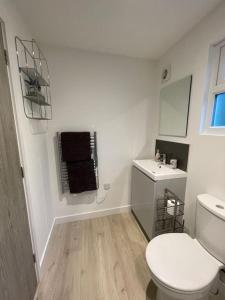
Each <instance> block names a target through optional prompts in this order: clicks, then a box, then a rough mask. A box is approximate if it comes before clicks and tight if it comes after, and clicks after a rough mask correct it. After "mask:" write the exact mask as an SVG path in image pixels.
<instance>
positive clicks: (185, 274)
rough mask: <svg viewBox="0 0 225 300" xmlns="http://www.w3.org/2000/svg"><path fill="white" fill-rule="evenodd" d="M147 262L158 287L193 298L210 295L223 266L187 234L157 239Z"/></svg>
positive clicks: (170, 235)
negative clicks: (205, 293)
mask: <svg viewBox="0 0 225 300" xmlns="http://www.w3.org/2000/svg"><path fill="white" fill-rule="evenodd" d="M146 259H147V263H148V265H149V268H150V271H151V273H152V275H153V278H154V279H155V281H156V284H157V283H158V284H160V285H162V286H164V287H165V288H166V289H169V290H170V291H172V292H176V293H179V294H189V295H190V294H198V293H204V291H206V292H207V291H208V290H209V289H210V287H211V285H212V283H213V282H214V280H215V279H216V277H217V274H218V271H219V269H220V268H221V267H222V266H223V265H222V263H220V262H219V261H218V260H216V259H215V258H214V257H213V256H211V255H210V254H209V253H208V252H207V251H206V250H205V249H204V248H203V247H202V246H201V245H200V244H199V242H198V241H197V240H196V239H192V238H191V237H190V236H189V235H187V234H185V233H168V234H163V235H160V236H157V237H155V238H154V239H153V240H151V241H150V243H149V244H148V246H147V249H146Z"/></svg>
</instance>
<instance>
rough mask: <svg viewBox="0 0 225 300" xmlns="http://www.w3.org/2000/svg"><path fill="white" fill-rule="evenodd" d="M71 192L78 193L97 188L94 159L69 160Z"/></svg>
mask: <svg viewBox="0 0 225 300" xmlns="http://www.w3.org/2000/svg"><path fill="white" fill-rule="evenodd" d="M67 170H68V179H69V188H70V193H72V194H77V193H81V192H84V191H93V190H96V189H97V184H96V177H95V170H94V161H93V160H92V159H91V160H87V161H79V162H67Z"/></svg>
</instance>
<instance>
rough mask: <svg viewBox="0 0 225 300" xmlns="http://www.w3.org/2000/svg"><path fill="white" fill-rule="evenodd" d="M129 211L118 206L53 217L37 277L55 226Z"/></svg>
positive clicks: (40, 271)
mask: <svg viewBox="0 0 225 300" xmlns="http://www.w3.org/2000/svg"><path fill="white" fill-rule="evenodd" d="M130 211H131V206H130V205H126V206H119V207H114V208H108V209H101V210H96V211H92V212H88V213H86V212H84V213H80V214H74V215H68V216H62V217H55V218H54V220H53V222H52V226H51V229H50V231H49V235H48V238H47V241H46V244H45V248H44V251H43V254H42V256H41V259H40V263H39V277H41V275H42V271H43V270H42V268H43V262H44V259H45V256H46V253H47V249H48V244H49V240H50V238H51V235H52V231H53V228H54V226H55V225H56V224H63V223H68V222H74V221H79V220H87V219H94V218H98V217H104V216H109V215H115V214H119V213H125V212H130Z"/></svg>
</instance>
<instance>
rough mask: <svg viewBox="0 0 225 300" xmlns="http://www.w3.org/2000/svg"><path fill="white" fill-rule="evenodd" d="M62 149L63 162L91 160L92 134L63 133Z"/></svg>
mask: <svg viewBox="0 0 225 300" xmlns="http://www.w3.org/2000/svg"><path fill="white" fill-rule="evenodd" d="M61 147H62V160H63V161H66V162H76V161H83V160H90V159H91V145H90V132H62V133H61Z"/></svg>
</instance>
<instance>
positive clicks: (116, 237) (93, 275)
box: [35, 214, 154, 300]
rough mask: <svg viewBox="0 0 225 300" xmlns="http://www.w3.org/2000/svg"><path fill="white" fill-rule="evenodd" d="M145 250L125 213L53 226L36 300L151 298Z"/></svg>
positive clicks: (131, 217)
mask: <svg viewBox="0 0 225 300" xmlns="http://www.w3.org/2000/svg"><path fill="white" fill-rule="evenodd" d="M146 245H147V241H146V239H145V237H144V235H143V234H142V232H141V231H140V229H139V227H138V226H137V224H136V222H135V220H134V218H133V216H132V215H130V214H120V215H112V216H107V217H101V218H96V219H91V220H84V221H77V222H73V223H66V224H60V225H56V226H55V228H54V231H53V235H52V238H51V240H50V244H49V248H48V253H47V257H46V260H45V262H44V269H45V271H44V275H43V278H42V279H41V282H40V284H39V287H38V290H37V293H36V296H35V300H53V299H54V300H117V299H118V300H119V299H122V300H125V299H129V300H146V299H153V298H154V297H153V296H154V291H153V289H154V287H153V289H152V288H150V287H151V284H152V283H150V285H149V282H150V273H149V270H148V266H147V264H146V261H145V248H146ZM151 293H152V294H153V296H151V295H150V294H151Z"/></svg>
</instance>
